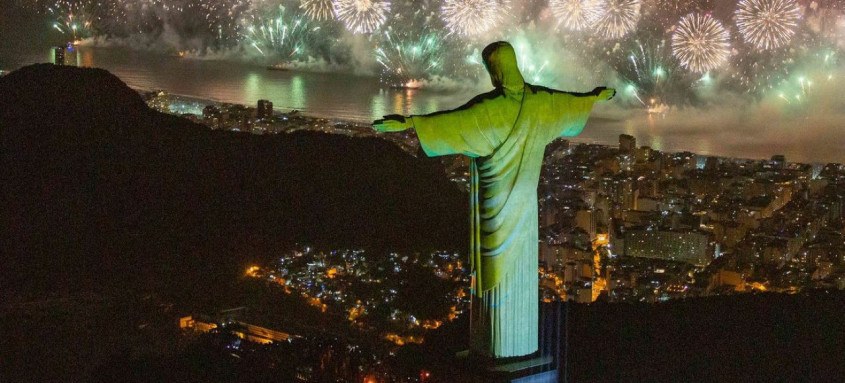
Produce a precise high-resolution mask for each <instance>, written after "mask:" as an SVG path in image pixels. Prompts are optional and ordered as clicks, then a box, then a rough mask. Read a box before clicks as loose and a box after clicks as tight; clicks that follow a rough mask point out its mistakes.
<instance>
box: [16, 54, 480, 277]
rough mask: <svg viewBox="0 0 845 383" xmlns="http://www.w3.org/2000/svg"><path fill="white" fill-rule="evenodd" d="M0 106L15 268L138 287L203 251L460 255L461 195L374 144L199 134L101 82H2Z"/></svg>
mask: <svg viewBox="0 0 845 383" xmlns="http://www.w3.org/2000/svg"><path fill="white" fill-rule="evenodd" d="M0 94H2V95H3V97H2V100H0V127H2V163H0V177H2V178H0V180H2V198H3V199H2V210H3V211H4V214H3V225H2V226H3V227H2V230H3V238H4V239H5V242H4V243H6V244H7V248H6V251H5V255H4V257H10V258H11V259H9V258H7V261H8V260H14V261H15V262H13V264H19V265H24V264H25V265H28V266H35V267H37V268H39V269H41V268H42V266H46V265H48V264H49V265H50V268H53V269H60V270H61V269H64V270H65V271H66V273H62V274H65V275H63V276H62V277H63V278H68V279H73V278H77V276H78V275H80V272H82V273H83V274H85V273H87V272H89V271H94V272H95V273H94V275H97V274H99V272H101V271H106V270H108V271H111V272H115V271H117V272H120V271H129V270H122V269H121V268H122V267H123V266H131V270H132V272H133V273H137V272H138V271H139V269H138V268H139V266H143V265H139V264H138V263H137V262H139V261H140V262H141V263H142V264H143V263H160V262H163V261H165V260H168V258H167V257H170V256H174V257H185V256H188V255H189V254H190V253H191V252H192V251H195V250H194V249H197V248H207V247H209V246H211V245H212V244H214V245H221V244H226V246H237V245H236V244H238V243H242V242H266V241H273V242H281V243H292V242H302V243H309V244H317V245H321V246H326V247H330V248H337V247H356V246H357V247H365V248H373V247H378V248H388V249H400V250H401V249H413V250H422V249H424V248H438V249H462V248H463V243H464V242H465V233H466V230H465V226H466V223H465V221H466V220H465V218H464V212H465V209H466V207H465V206H466V201H465V199H464V197H463V196H462V195H461V194H460V192H459V191H457V190H456V188H455V187H454V186H453V185H451V184H449V181H448V180H446V178H445V177H444V176H443V175H442V174H443V173H442V172H440V170H439V169H438V168H437V167H436V166H433V164H434V162H432V161H429V160H428V159H422V160H420V159H415V158H413V157H411V156H408V155H406V154H405V153H403V152H402V151H400V150H399V149H397V148H396V147H394V146H393V145H391V144H389V143H387V142H384V141H381V140H377V139H350V138H347V137H344V136H333V135H326V134H318V133H305V132H300V133H295V134H290V135H285V134H282V135H274V136H254V135H250V134H239V133H232V132H222V131H210V130H209V129H207V128H205V127H202V126H199V125H196V124H193V123H191V122H188V121H186V120H183V119H180V118H177V117H173V116H168V115H164V114H160V113H157V112H154V111H152V110H150V109H148V108H147V106H146V105H145V104H144V103H143V101H142V100H141V98H140V97H139V96H138V94H136V92H134V91H132V90H131V89H129V88H128V87H126V85H124V84H123V83H122V82H121V81H120V80H119V79H117V78H116V77H114V76H112V75H111V74H109V73H108V72H106V71H103V70H99V69H78V68H71V67H54V66H52V65H35V66H30V67H26V68H23V69H21V70H19V71H17V72H14V73H12V74H10V75H8V76H6V77H4V78H2V79H0ZM259 246H260V245H259ZM254 250H255V249H250V251H254ZM259 250H260V249H259ZM131 253H136V254H135V255H139V256H141V257H140V258H142V259H133V255H132V254H131ZM130 260H131V262H130ZM42 262H46V263H42ZM89 268H90V269H89ZM114 268H117V269H116V270H115V269H114ZM42 270H43V269H42ZM17 271H22V272H23V271H25V270H20V269H18V270H17ZM26 279H29V278H26ZM66 282H67V281H56V284H64V283H66ZM3 287H4V288H6V285H4V286H3Z"/></svg>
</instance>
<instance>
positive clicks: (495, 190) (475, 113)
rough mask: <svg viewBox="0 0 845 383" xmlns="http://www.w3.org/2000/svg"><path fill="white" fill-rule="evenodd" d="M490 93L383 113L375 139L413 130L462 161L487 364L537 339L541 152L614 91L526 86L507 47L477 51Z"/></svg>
mask: <svg viewBox="0 0 845 383" xmlns="http://www.w3.org/2000/svg"><path fill="white" fill-rule="evenodd" d="M482 56H483V59H484V64H485V66H486V67H487V71H488V72H490V78H491V80H492V82H493V86H494V87H495V89H494V90H492V91H490V92H488V93H484V94H481V95H479V96H476V97H475V98H473V99H472V100H470V102H468V103H467V104H466V105H464V106H461V107H459V108H457V109H455V110H450V111H444V112H437V113H432V114H429V115H425V116H411V117H403V116H398V115H391V116H385V118H384V119H383V120H378V121H375V122H374V123H373V128H374V129H375V130H377V131H379V132H397V131H402V130H405V129H411V128H413V129H416V131H417V135H418V136H419V139H420V144H421V145H422V148H423V150H424V151H425V153H426V154H427V155H428V156H442V155H447V154H463V155H465V156H468V157H470V158H471V161H470V177H471V180H470V210H471V213H470V215H471V217H470V230H471V232H470V235H471V238H470V258H471V264H472V276H473V286H472V289H473V296H472V301H473V302H472V311H471V316H472V318H471V324H470V332H471V335H470V338H471V343H472V344H471V345H470V350H471V352H472V353H473V354H475V355H482V356H487V357H493V358H503V357H512V356H521V355H528V354H531V353H533V352H535V351H537V348H538V347H537V341H538V339H537V338H538V333H537V332H538V318H537V315H538V310H539V307H538V304H539V298H538V278H537V266H538V265H537V262H538V261H537V249H538V235H537V231H538V230H537V225H538V213H537V183H538V182H539V179H540V167H541V166H542V163H543V153H544V151H545V148H546V145H547V144H549V143H550V142H551V141H552V140H554V139H556V138H558V137H562V136H575V135H577V134H578V133H580V132H581V130H583V129H584V124H585V123H586V122H587V117H588V116H589V114H590V110H591V109H592V107H593V103H594V102H596V101H604V100H609V99H611V98H612V97H613V96H614V95H615V93H616V92H615V91H614V90H613V89H608V88H596V89H595V90H593V91H592V92H590V93H569V92H562V91H558V90H554V89H549V88H545V87H542V86H536V85H531V84H526V83H525V81H523V78H522V74H521V73H520V71H519V67H518V66H517V62H516V54H515V53H514V50H513V47H511V45H510V44H508V43H507V42H496V43H493V44H490V45H488V46H487V47H486V48H484V51H483V53H482Z"/></svg>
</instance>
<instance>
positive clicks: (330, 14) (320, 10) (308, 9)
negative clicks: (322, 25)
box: [299, 0, 334, 21]
mask: <svg viewBox="0 0 845 383" xmlns="http://www.w3.org/2000/svg"><path fill="white" fill-rule="evenodd" d="M299 8H301V9H302V10H303V11H304V12H305V14H306V15H307V16H308V17H310V18H311V20H314V21H326V20H331V19H333V18H334V7H333V6H332V0H302V1H300V2H299Z"/></svg>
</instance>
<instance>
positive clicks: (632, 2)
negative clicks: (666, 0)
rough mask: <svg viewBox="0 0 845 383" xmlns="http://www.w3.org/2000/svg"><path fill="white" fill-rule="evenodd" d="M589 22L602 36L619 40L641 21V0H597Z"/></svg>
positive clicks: (592, 5)
mask: <svg viewBox="0 0 845 383" xmlns="http://www.w3.org/2000/svg"><path fill="white" fill-rule="evenodd" d="M590 5H591V8H592V9H591V10H590V11H588V15H590V16H591V17H592V19H591V20H589V22H590V23H591V24H592V26H593V28H594V29H595V31H596V32H597V33H599V34H600V35H601V36H603V37H605V38H608V39H618V38H621V37H624V36H625V35H627V34H628V33H631V31H633V30H634V29H636V27H637V22H638V21H639V20H640V0H595V1H594V2H593V3H592V4H590Z"/></svg>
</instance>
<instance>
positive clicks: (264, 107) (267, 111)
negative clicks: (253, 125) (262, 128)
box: [256, 100, 273, 119]
mask: <svg viewBox="0 0 845 383" xmlns="http://www.w3.org/2000/svg"><path fill="white" fill-rule="evenodd" d="M256 117H257V118H258V119H264V118H270V117H273V102H272V101H270V100H258V112H257V113H256Z"/></svg>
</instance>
